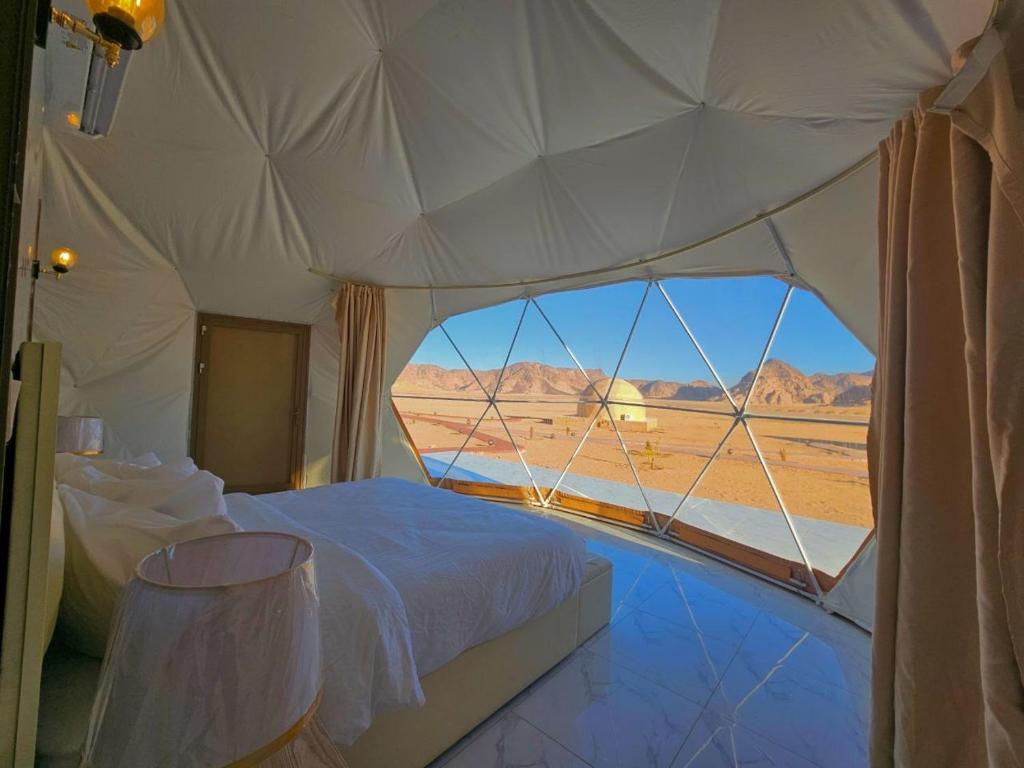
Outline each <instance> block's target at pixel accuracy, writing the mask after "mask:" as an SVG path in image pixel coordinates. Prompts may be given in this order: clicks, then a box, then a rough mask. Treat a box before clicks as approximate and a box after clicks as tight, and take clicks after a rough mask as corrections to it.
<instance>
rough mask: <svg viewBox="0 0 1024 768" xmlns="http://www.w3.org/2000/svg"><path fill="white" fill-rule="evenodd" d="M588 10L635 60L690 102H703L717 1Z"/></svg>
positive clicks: (632, 0) (612, 3) (616, 1)
mask: <svg viewBox="0 0 1024 768" xmlns="http://www.w3.org/2000/svg"><path fill="white" fill-rule="evenodd" d="M590 7H591V8H592V9H593V10H594V11H595V12H596V13H597V14H598V15H599V16H600V17H601V19H602V20H603V21H604V23H605V24H607V25H608V26H609V27H610V28H611V29H612V30H614V32H615V34H616V35H617V36H618V37H619V38H620V39H621V40H622V41H623V43H625V44H626V45H627V46H629V48H630V50H632V51H633V52H634V53H635V54H636V55H637V56H639V57H640V58H642V59H643V60H644V61H645V62H646V63H647V64H648V65H649V66H650V67H652V68H653V69H655V70H656V71H657V72H658V73H660V74H661V75H662V76H664V77H665V78H666V79H667V80H669V81H670V82H672V83H675V84H676V85H677V86H679V88H680V89H682V91H683V92H684V93H687V94H689V95H690V96H691V97H692V98H693V99H694V101H696V102H698V103H699V102H702V101H704V100H705V99H704V85H705V81H706V79H707V68H708V59H709V55H710V52H711V45H712V42H713V40H714V37H715V26H716V24H717V16H718V8H719V2H718V0H696V1H694V0H691V2H687V3H679V2H675V0H657V1H656V2H649V1H648V0H629V2H623V0H591V2H590Z"/></svg>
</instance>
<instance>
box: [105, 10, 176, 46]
mask: <svg viewBox="0 0 1024 768" xmlns="http://www.w3.org/2000/svg"><path fill="white" fill-rule="evenodd" d="M88 4H89V10H90V11H91V12H92V20H93V23H94V24H95V25H96V29H97V30H99V33H100V34H101V35H103V37H105V38H106V39H107V40H112V41H114V42H115V43H117V44H118V45H120V46H121V47H122V48H127V49H128V50H134V49H136V48H141V47H142V45H143V44H144V43H146V42H148V41H149V40H150V39H152V37H153V35H155V34H156V33H157V30H159V29H160V27H161V26H163V23H164V0H88Z"/></svg>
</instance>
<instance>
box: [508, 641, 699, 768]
mask: <svg viewBox="0 0 1024 768" xmlns="http://www.w3.org/2000/svg"><path fill="white" fill-rule="evenodd" d="M515 712H516V713H517V714H519V715H521V716H522V717H524V718H525V719H526V720H528V721H529V722H530V723H532V724H533V725H535V726H537V727H538V728H540V729H541V730H543V731H544V732H545V733H546V734H548V735H549V736H551V737H552V738H554V739H556V740H557V741H558V742H559V743H560V744H562V745H563V746H565V747H567V748H568V749H570V750H572V752H574V753H575V754H577V755H579V756H580V757H582V758H583V759H584V760H586V761H587V762H588V763H590V764H591V765H593V766H594V767H595V768H641V767H643V768H668V766H670V765H671V764H672V760H673V759H674V758H675V756H676V753H677V752H678V751H679V748H680V747H681V746H682V744H683V742H684V740H685V739H686V736H687V734H688V733H689V731H690V728H691V727H692V726H693V724H694V722H695V721H696V720H697V718H698V716H699V715H700V707H699V706H697V705H696V704H693V703H691V702H690V701H687V700H686V699H684V698H683V697H681V696H678V695H676V694H674V693H672V692H671V691H668V690H666V689H665V688H662V687H660V686H658V685H655V684H653V683H651V681H649V680H647V679H645V678H643V677H641V676H639V675H636V674H633V673H632V672H630V671H628V670H626V669H623V668H621V667H620V666H618V665H616V664H614V663H612V662H610V661H609V660H608V659H607V658H603V657H601V656H599V655H597V654H595V653H590V652H587V651H585V650H581V651H577V653H576V655H575V657H574V658H573V659H572V661H571V662H570V663H569V664H568V665H566V666H565V667H563V668H562V669H561V670H559V671H558V672H557V673H556V674H555V675H553V676H552V677H551V678H549V679H548V680H546V681H545V682H544V684H543V685H541V686H540V687H538V688H537V690H536V691H534V692H533V693H532V694H531V695H530V696H529V697H527V698H526V699H525V700H523V701H521V702H520V703H519V704H518V705H517V706H516V708H515Z"/></svg>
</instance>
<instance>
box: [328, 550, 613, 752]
mask: <svg viewBox="0 0 1024 768" xmlns="http://www.w3.org/2000/svg"><path fill="white" fill-rule="evenodd" d="M611 591H612V568H611V563H610V562H608V561H607V560H605V559H604V558H601V557H592V558H590V559H589V560H588V561H587V569H586V573H585V576H584V581H583V585H582V586H581V587H580V591H579V592H577V593H576V594H575V595H573V596H571V597H570V598H568V599H567V600H565V601H564V602H562V603H561V604H560V605H558V606H557V607H555V608H554V609H552V610H550V611H548V612H547V613H545V614H544V615H543V616H538V617H537V618H536V619H533V620H531V621H529V622H527V623H526V624H523V625H522V626H520V627H518V628H516V629H514V630H512V631H511V632H508V633H506V634H504V635H502V636H501V637H497V638H495V639H494V640H490V641H489V642H486V643H481V644H480V645H477V646H475V647H473V648H470V649H469V650H468V651H466V652H465V653H463V654H461V655H460V656H458V657H457V658H455V659H453V660H452V661H450V662H448V663H447V664H445V665H444V666H443V667H441V668H440V669H438V670H435V671H434V672H431V673H430V674H429V675H426V676H425V677H424V678H423V679H422V680H421V684H422V686H423V693H424V694H425V695H426V699H427V703H426V704H425V705H424V706H423V707H420V708H418V709H402V710H397V711H395V712H389V713H387V714H384V715H379V716H378V717H377V718H376V719H375V720H374V721H373V725H372V726H370V729H369V730H368V731H366V733H364V734H363V735H362V736H360V737H359V738H358V739H357V740H356V742H355V743H354V744H353V745H352V746H349V747H341V752H342V754H343V755H344V757H345V759H346V761H347V762H348V764H349V768H424V766H426V765H429V764H430V762H431V761H432V760H434V759H435V758H437V757H438V756H439V755H441V754H442V753H444V752H445V751H446V750H447V749H448V748H450V747H451V746H452V745H454V744H455V743H456V742H457V741H459V740H460V739H461V738H462V737H463V736H465V735H466V734H467V733H469V732H470V731H471V730H473V728H475V727H476V726H477V725H479V724H480V723H482V722H483V721H484V720H486V719H487V718H488V717H490V716H491V715H492V714H494V713H495V712H497V711H498V710H499V709H501V707H502V706H504V705H505V704H506V703H507V702H508V701H510V700H511V699H512V698H514V697H515V696H516V694H518V693H520V692H521V691H522V690H523V689H525V688H526V687H527V686H529V685H530V683H532V682H534V681H535V680H536V679H537V678H539V677H540V676H541V675H543V674H544V673H545V672H547V671H548V670H549V669H551V668H552V667H554V666H555V665H556V664H558V662H560V661H561V660H562V659H564V658H565V657H566V656H568V655H569V654H570V653H572V652H573V651H574V650H575V649H576V648H577V647H578V646H579V645H581V644H582V643H583V642H585V641H586V640H587V638H589V637H590V636H591V635H593V634H594V633H595V632H597V631H598V630H599V629H601V627H603V626H605V625H606V624H607V623H608V621H609V619H610V617H611Z"/></svg>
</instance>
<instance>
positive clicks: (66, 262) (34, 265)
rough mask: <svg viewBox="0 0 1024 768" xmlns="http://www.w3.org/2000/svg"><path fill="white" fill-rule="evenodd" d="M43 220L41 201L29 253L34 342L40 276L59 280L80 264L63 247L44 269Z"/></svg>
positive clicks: (30, 314) (53, 253)
mask: <svg viewBox="0 0 1024 768" xmlns="http://www.w3.org/2000/svg"><path fill="white" fill-rule="evenodd" d="M42 218H43V201H42V200H40V201H39V203H38V204H37V206H36V239H35V243H34V244H33V245H32V247H31V250H30V251H29V253H30V254H31V256H32V261H30V262H29V277H30V278H31V280H32V282H31V284H30V285H29V289H28V333H27V336H28V340H29V341H32V324H33V321H34V319H35V314H36V282H37V281H38V280H39V276H40V275H53V276H54V277H55V278H56V279H57V280H60V279H61V277H63V276H64V275H66V274H67V273H68V272H70V271H71V270H72V269H74V268H75V265H76V264H77V263H78V254H77V253H75V251H74V250H73V249H71V248H67V247H65V246H61V247H59V248H54V249H53V251H52V252H51V253H50V265H49V266H47V267H44V266H43V265H42V263H41V262H40V261H39V225H40V222H41V221H42Z"/></svg>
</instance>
